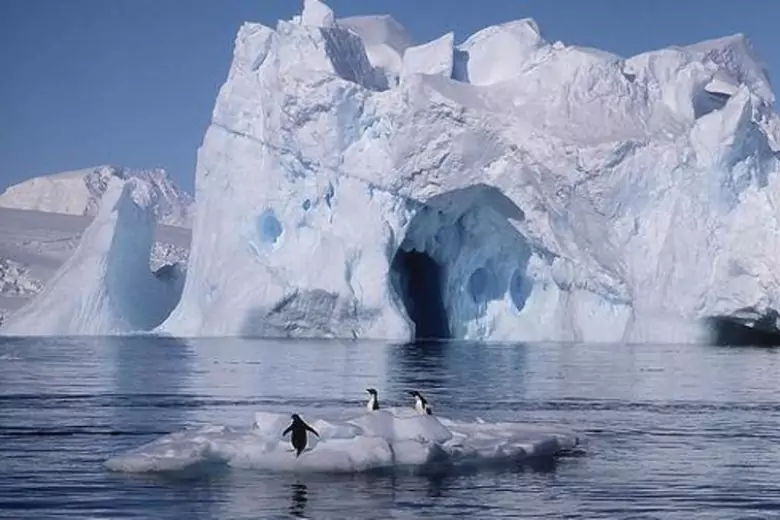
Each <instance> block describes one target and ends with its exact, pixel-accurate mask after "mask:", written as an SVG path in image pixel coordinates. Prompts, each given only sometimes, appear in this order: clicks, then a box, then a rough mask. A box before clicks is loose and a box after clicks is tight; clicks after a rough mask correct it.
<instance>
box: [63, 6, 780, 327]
mask: <svg viewBox="0 0 780 520" xmlns="http://www.w3.org/2000/svg"><path fill="white" fill-rule="evenodd" d="M374 29H375V30H374ZM774 101H775V100H774V94H773V92H772V89H771V86H770V83H769V78H768V76H767V74H766V71H765V70H764V68H763V66H762V65H761V63H760V61H759V59H758V57H757V55H756V54H755V53H754V51H753V50H752V47H751V44H750V42H749V40H748V39H747V38H746V37H745V36H743V35H734V36H729V37H726V38H720V39H717V40H711V41H706V42H701V43H698V44H695V45H690V46H674V47H669V48H665V49H660V50H656V51H652V52H646V53H642V54H639V55H637V56H633V57H630V58H624V57H620V56H617V55H614V54H611V53H608V52H603V51H600V50H597V49H592V48H586V47H579V46H570V45H565V44H564V43H562V42H559V41H556V42H549V41H547V40H545V38H544V37H543V35H542V32H541V30H540V28H539V27H538V25H537V24H536V22H535V21H534V20H532V19H522V20H518V21H510V22H507V23H504V24H499V25H495V26H491V27H487V28H485V29H482V30H481V31H478V32H477V33H476V34H474V35H471V36H470V37H468V38H467V39H466V40H465V41H464V42H463V43H461V44H456V42H455V39H454V35H453V34H450V33H448V34H445V35H444V36H442V37H440V38H437V39H434V40H433V41H431V42H424V43H422V44H418V43H416V42H414V41H412V40H411V38H409V37H408V35H407V34H406V32H405V31H404V30H403V28H402V27H400V25H399V24H398V23H397V22H395V21H393V20H392V19H391V18H389V17H381V16H368V17H356V18H348V19H339V18H337V17H336V16H335V14H334V13H333V11H332V9H330V7H328V6H327V5H326V4H325V3H323V2H321V1H320V0H305V1H304V2H303V11H302V14H301V15H300V16H296V17H295V18H293V19H292V20H281V21H279V22H278V23H277V24H276V25H275V27H268V26H264V25H262V24H258V23H244V24H243V25H242V26H241V27H240V29H239V30H238V34H237V36H236V40H235V45H234V49H233V58H232V63H231V65H230V69H229V72H228V75H227V79H226V81H225V82H224V84H223V85H222V87H221V88H220V91H219V94H218V96H217V99H216V103H215V106H214V109H213V113H212V118H211V123H210V125H209V127H208V129H207V131H206V134H205V136H204V140H203V143H202V146H201V147H200V148H199V150H198V160H197V171H196V200H197V211H196V214H195V217H194V222H193V231H192V244H191V252H190V256H189V263H188V275H187V277H186V281H185V284H184V288H183V290H182V293H181V298H180V300H179V301H178V303H177V304H176V306H175V308H174V309H173V311H172V312H171V313H170V315H169V316H168V317H167V318H166V319H165V321H164V322H163V323H161V324H160V325H159V326H158V327H156V328H155V329H154V330H155V331H156V332H158V333H161V334H171V335H175V336H180V337H192V336H234V335H235V336H240V335H245V336H265V337H319V338H334V337H335V338H376V339H386V340H394V341H395V340H400V341H407V340H410V339H415V338H446V339H467V340H495V341H504V340H506V341H588V342H592V341H604V342H621V341H623V342H626V341H630V342H643V341H675V342H680V341H703V340H705V339H706V333H707V326H706V318H707V317H709V316H715V315H717V316H721V315H729V314H731V313H733V312H735V311H736V310H738V309H741V308H745V307H750V308H753V309H757V312H759V313H762V312H763V311H764V310H766V309H770V308H778V300H779V299H780V278H779V277H778V274H777V270H776V269H775V266H774V259H775V258H776V257H777V253H778V251H780V235H778V233H777V232H776V229H777V227H778V217H777V214H776V211H775V209H774V208H776V207H777V206H778V202H779V201H778V200H776V199H777V195H776V194H777V193H780V190H779V188H780V185H779V184H778V183H779V182H780V180H778V179H779V178H780V177H779V176H778V171H780V168H779V165H778V158H777V151H778V150H779V149H780V148H778V144H777V143H778V142H780V140H779V137H780V130H778V129H780V125H779V124H778V116H777V114H776V113H775V111H774ZM85 240H86V238H85ZM87 271H90V272H92V269H91V268H90V269H88V270H85V272H84V276H85V277H86V276H92V279H93V281H94V283H95V284H97V285H95V287H97V286H98V285H99V284H98V281H97V280H96V279H95V277H96V276H97V277H100V276H102V275H99V272H98V273H96V274H92V275H88V274H87ZM101 280H102V278H101ZM100 283H104V282H102V281H101V282H100ZM128 301H129V300H128ZM50 311H51V312H52V313H56V312H57V311H56V309H54V308H52V309H51V310H50ZM149 323H150V322H149Z"/></svg>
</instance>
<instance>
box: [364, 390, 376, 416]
mask: <svg viewBox="0 0 780 520" xmlns="http://www.w3.org/2000/svg"><path fill="white" fill-rule="evenodd" d="M366 392H368V394H369V395H370V396H371V397H369V398H368V404H366V408H368V410H369V411H371V410H379V398H378V397H377V393H376V390H374V389H373V388H366Z"/></svg>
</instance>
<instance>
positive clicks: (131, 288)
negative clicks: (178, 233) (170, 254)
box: [2, 177, 184, 335]
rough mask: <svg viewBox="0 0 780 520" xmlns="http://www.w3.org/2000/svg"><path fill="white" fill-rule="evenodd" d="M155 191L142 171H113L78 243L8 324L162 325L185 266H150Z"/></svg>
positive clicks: (31, 327) (82, 330) (93, 330)
mask: <svg viewBox="0 0 780 520" xmlns="http://www.w3.org/2000/svg"><path fill="white" fill-rule="evenodd" d="M155 195H156V193H155V190H154V188H153V186H152V185H150V184H149V183H148V182H146V181H144V180H142V179H138V178H128V179H120V178H118V177H112V178H110V179H109V180H108V183H107V186H106V188H105V193H104V194H103V196H102V199H101V201H100V208H99V210H98V213H97V215H96V216H95V218H94V220H93V221H92V223H91V224H90V225H89V226H88V227H87V229H86V230H85V231H84V235H83V237H82V239H81V242H80V244H79V246H78V248H77V249H76V251H75V252H74V253H73V255H72V256H71V257H70V258H69V259H68V260H67V261H66V262H65V263H64V264H63V265H62V267H61V268H60V269H59V270H58V271H57V273H56V274H55V275H54V276H53V278H52V279H51V280H49V281H48V283H47V285H46V286H45V287H44V289H43V291H41V292H40V293H39V294H38V295H37V296H36V297H35V298H34V299H33V300H32V301H31V302H30V303H28V304H27V305H25V306H24V307H22V308H21V309H19V310H18V311H17V312H15V313H13V314H12V315H11V316H10V317H9V318H8V320H7V322H6V323H4V324H3V329H2V332H3V333H4V334H25V335H79V334H96V335H100V334H122V333H130V332H134V331H143V330H151V329H153V328H154V327H156V326H157V325H159V324H160V323H161V322H162V321H163V320H164V319H165V318H166V317H167V316H168V315H169V314H170V312H171V309H172V308H173V307H174V306H175V305H176V303H177V302H178V301H179V297H180V295H181V291H182V288H183V285H184V271H183V270H182V269H181V266H179V265H178V264H173V265H165V266H163V267H161V268H159V269H158V270H157V271H154V272H152V271H151V269H150V267H149V261H150V253H151V249H152V244H153V242H154V232H155V223H156V217H155V214H154V208H155V207H156V202H157V201H156V198H155Z"/></svg>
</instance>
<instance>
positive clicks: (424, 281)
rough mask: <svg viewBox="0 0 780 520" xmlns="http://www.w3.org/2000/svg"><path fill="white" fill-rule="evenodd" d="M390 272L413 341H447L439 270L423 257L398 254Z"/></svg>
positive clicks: (440, 272)
mask: <svg viewBox="0 0 780 520" xmlns="http://www.w3.org/2000/svg"><path fill="white" fill-rule="evenodd" d="M391 269H392V270H393V273H394V275H395V276H394V277H393V279H394V285H395V290H396V293H397V294H398V295H399V296H400V297H401V301H402V303H403V305H404V308H405V309H406V313H407V315H408V316H409V318H410V319H411V320H412V322H414V329H415V332H414V339H415V340H422V339H449V338H450V327H449V323H448V320H447V311H446V310H445V308H444V301H443V300H442V294H443V291H442V268H441V266H440V265H439V264H438V262H436V260H434V259H433V258H431V257H430V255H428V254H427V253H419V252H417V251H404V250H398V252H397V253H396V255H395V258H394V259H393V263H392V266H391Z"/></svg>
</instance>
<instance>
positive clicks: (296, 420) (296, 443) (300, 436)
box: [282, 413, 320, 459]
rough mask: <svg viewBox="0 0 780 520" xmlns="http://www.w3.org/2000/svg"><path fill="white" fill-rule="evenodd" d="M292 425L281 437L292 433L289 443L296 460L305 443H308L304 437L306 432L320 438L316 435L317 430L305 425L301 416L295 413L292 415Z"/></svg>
mask: <svg viewBox="0 0 780 520" xmlns="http://www.w3.org/2000/svg"><path fill="white" fill-rule="evenodd" d="M291 417H292V424H290V426H288V427H287V428H286V429H285V430H284V431H283V432H282V437H284V436H285V435H287V434H288V433H289V432H292V436H291V439H290V440H291V441H292V446H293V448H294V449H295V458H296V459H297V458H298V457H299V456H300V454H301V452H302V451H303V450H304V449H305V448H306V443H307V442H308V438H307V436H306V430H308V431H310V432H312V433H313V434H314V435H316V436H317V437H319V436H320V434H319V433H317V430H315V429H314V428H312V427H311V426H309V425H308V424H306V423H305V422H304V421H303V419H301V416H300V415H298V414H297V413H294V414H292V416H291Z"/></svg>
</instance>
